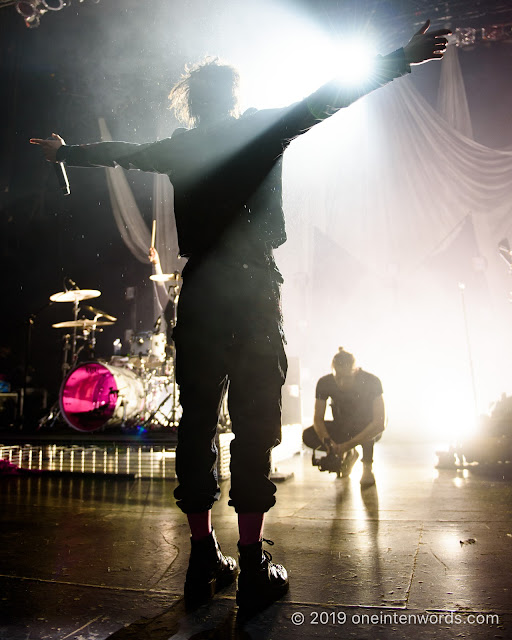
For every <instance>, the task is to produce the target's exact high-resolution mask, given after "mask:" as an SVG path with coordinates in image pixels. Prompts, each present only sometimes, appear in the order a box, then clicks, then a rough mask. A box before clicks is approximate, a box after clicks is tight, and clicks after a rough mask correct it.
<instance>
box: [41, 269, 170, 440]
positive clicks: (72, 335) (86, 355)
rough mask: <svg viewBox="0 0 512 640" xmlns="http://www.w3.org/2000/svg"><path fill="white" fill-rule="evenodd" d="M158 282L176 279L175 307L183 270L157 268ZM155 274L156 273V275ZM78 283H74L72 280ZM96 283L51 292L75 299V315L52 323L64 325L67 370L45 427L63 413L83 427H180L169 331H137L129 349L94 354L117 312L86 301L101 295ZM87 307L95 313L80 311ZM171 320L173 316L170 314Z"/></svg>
mask: <svg viewBox="0 0 512 640" xmlns="http://www.w3.org/2000/svg"><path fill="white" fill-rule="evenodd" d="M158 275H159V277H160V280H158V281H159V282H169V281H171V280H174V286H173V287H171V288H170V290H169V294H170V301H171V302H172V303H173V304H172V307H173V317H172V318H171V319H170V321H171V322H172V323H173V326H174V319H175V317H176V313H175V309H176V303H177V299H178V291H179V281H180V276H179V274H178V273H175V274H158ZM152 279H155V278H154V277H152ZM73 284H74V283H73ZM100 295H101V292H100V291H98V290H96V289H79V288H78V287H77V286H76V285H74V288H72V289H69V290H66V291H60V292H59V293H55V294H53V295H51V296H50V300H51V301H52V302H58V303H65V302H67V303H72V304H73V319H72V320H66V321H64V322H58V323H56V324H53V325H52V326H53V327H54V328H55V329H64V330H65V331H66V333H65V334H64V340H63V360H62V374H63V381H62V384H61V388H60V392H59V401H58V408H57V405H55V406H54V407H53V408H52V409H51V410H50V413H49V414H48V415H47V416H45V417H44V418H43V419H42V420H41V421H40V427H42V426H44V425H46V424H48V423H51V424H54V423H55V421H56V420H57V419H58V418H59V417H60V418H62V419H64V420H65V422H67V424H68V425H70V426H71V427H73V429H76V430H77V431H82V432H91V431H96V430H98V429H103V428H106V427H115V426H120V427H122V428H128V429H132V428H137V429H141V428H143V429H144V428H150V429H154V428H161V427H168V428H171V429H175V428H176V426H177V424H178V422H179V418H180V415H181V407H180V406H179V399H178V389H177V385H176V381H175V375H174V349H173V345H167V341H166V334H165V333H163V332H159V331H158V330H159V328H160V322H157V325H156V326H157V327H158V328H157V329H155V330H153V331H146V332H142V333H138V334H134V335H133V336H132V337H131V339H130V340H129V349H128V352H127V353H125V354H120V353H116V354H115V355H112V356H111V357H110V358H109V359H108V360H103V359H98V358H96V356H95V347H96V334H97V332H100V331H103V328H104V327H106V326H111V325H113V324H114V323H115V322H116V320H117V318H116V317H115V316H113V315H111V314H108V313H106V312H104V311H101V310H100V309H97V308H95V307H92V306H90V305H84V304H81V303H83V302H84V301H87V300H91V299H93V298H97V297H99V296H100ZM83 311H87V312H89V313H90V314H92V315H93V317H92V318H84V317H80V315H81V314H82V312H83ZM168 321H169V320H168Z"/></svg>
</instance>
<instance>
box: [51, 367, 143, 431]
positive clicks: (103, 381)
mask: <svg viewBox="0 0 512 640" xmlns="http://www.w3.org/2000/svg"><path fill="white" fill-rule="evenodd" d="M144 397H145V394H144V385H143V383H142V381H141V380H140V378H139V377H138V376H137V375H136V374H135V373H134V372H133V371H131V370H130V369H125V368H120V367H115V366H112V365H109V364H103V363H100V362H84V363H83V364H80V365H78V366H77V367H75V368H74V369H73V370H72V371H71V372H70V373H69V374H68V376H67V377H66V378H65V379H64V382H63V383H62V387H61V390H60V397H59V400H60V410H61V412H62V415H63V417H64V419H65V420H66V422H67V423H68V424H70V425H71V426H72V427H73V428H74V429H77V430H78V431H95V430H96V429H99V428H101V427H107V426H117V425H123V426H124V425H130V424H135V422H136V421H137V420H138V419H139V417H142V411H143V410H144Z"/></svg>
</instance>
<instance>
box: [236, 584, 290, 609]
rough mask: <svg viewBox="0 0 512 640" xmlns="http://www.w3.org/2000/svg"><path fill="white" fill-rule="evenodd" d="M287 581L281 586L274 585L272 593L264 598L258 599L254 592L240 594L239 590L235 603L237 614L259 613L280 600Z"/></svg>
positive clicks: (285, 589)
mask: <svg viewBox="0 0 512 640" xmlns="http://www.w3.org/2000/svg"><path fill="white" fill-rule="evenodd" d="M289 587H290V585H289V583H288V582H286V584H283V585H282V586H281V587H276V588H275V589H274V590H273V592H272V594H269V595H268V596H267V597H266V598H260V599H258V597H257V596H255V595H254V594H250V595H242V593H241V592H240V591H237V592H236V603H237V605H238V610H239V615H241V616H242V617H245V618H248V617H251V616H254V615H256V614H257V613H260V611H263V610H264V609H266V608H267V607H270V606H271V605H272V604H274V602H277V600H280V599H281V598H282V597H283V596H284V595H285V594H286V593H287V592H288V589H289Z"/></svg>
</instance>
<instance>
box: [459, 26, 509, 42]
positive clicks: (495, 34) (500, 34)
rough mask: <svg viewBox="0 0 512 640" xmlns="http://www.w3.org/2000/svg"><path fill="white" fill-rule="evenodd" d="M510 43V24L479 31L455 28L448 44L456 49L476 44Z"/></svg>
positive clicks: (484, 28) (488, 27)
mask: <svg viewBox="0 0 512 640" xmlns="http://www.w3.org/2000/svg"><path fill="white" fill-rule="evenodd" d="M504 40H505V41H509V42H512V24H510V23H507V24H495V25H490V26H487V27H482V28H479V29H474V28H473V27H462V28H457V29H455V31H454V32H453V36H451V37H450V39H449V43H450V44H455V45H456V46H457V47H470V46H472V45H474V44H475V43H476V42H499V41H504Z"/></svg>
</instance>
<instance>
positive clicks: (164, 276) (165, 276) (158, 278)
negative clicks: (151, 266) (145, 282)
mask: <svg viewBox="0 0 512 640" xmlns="http://www.w3.org/2000/svg"><path fill="white" fill-rule="evenodd" d="M179 278H180V274H179V273H153V274H152V275H150V276H149V279H150V280H153V282H170V281H171V280H179Z"/></svg>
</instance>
